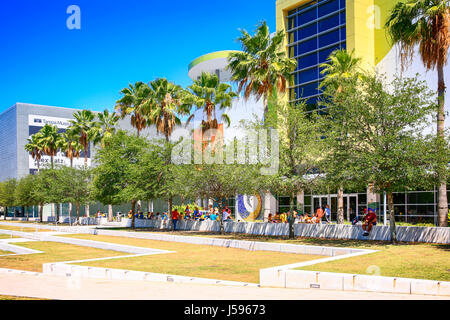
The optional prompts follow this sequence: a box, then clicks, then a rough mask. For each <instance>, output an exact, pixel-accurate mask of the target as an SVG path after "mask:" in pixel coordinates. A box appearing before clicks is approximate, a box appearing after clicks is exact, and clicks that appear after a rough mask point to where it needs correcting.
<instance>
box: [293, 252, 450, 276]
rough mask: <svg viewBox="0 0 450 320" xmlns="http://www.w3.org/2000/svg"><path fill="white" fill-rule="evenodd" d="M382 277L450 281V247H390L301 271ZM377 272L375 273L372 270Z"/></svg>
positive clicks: (305, 268)
mask: <svg viewBox="0 0 450 320" xmlns="http://www.w3.org/2000/svg"><path fill="white" fill-rule="evenodd" d="M370 266H376V267H377V268H376V269H375V270H377V269H378V268H379V269H378V270H379V271H380V272H379V274H377V275H380V276H385V277H402V278H414V279H427V280H438V281H450V246H449V245H432V244H416V245H397V246H393V245H388V246H385V247H383V248H381V251H380V252H376V253H372V254H369V255H366V256H360V257H354V258H348V259H344V260H338V261H333V262H327V263H321V264H316V265H314V266H309V267H304V268H301V269H302V270H314V271H322V272H339V273H356V274H373V273H371V271H370V269H368V268H369V267H370ZM372 270H373V269H372ZM372 272H373V271H372Z"/></svg>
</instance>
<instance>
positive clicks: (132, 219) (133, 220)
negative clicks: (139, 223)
mask: <svg viewBox="0 0 450 320" xmlns="http://www.w3.org/2000/svg"><path fill="white" fill-rule="evenodd" d="M135 211H136V200H131V214H132V217H131V228H133V229H134V228H135V220H136V217H135V213H136V212H135Z"/></svg>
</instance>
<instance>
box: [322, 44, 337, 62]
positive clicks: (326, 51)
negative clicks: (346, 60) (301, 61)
mask: <svg viewBox="0 0 450 320" xmlns="http://www.w3.org/2000/svg"><path fill="white" fill-rule="evenodd" d="M336 49H339V46H338V45H337V46H333V47H330V48H327V49H324V50H320V51H319V63H324V62H326V61H327V60H328V58H329V56H330V54H331V53H332V52H333V51H334V50H336Z"/></svg>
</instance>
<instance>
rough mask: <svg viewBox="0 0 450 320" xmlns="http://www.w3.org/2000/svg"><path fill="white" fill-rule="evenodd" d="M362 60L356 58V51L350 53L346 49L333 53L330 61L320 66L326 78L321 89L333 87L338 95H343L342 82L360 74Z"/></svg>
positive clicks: (321, 84)
mask: <svg viewBox="0 0 450 320" xmlns="http://www.w3.org/2000/svg"><path fill="white" fill-rule="evenodd" d="M361 60H362V59H361V58H356V57H355V56H354V50H353V51H352V52H350V53H349V52H348V51H347V50H345V49H338V50H335V51H333V52H332V53H331V54H330V56H329V57H328V61H327V62H325V63H323V64H321V65H320V68H321V69H322V71H320V73H321V74H323V75H325V78H324V79H323V81H322V82H321V83H320V85H319V88H322V87H324V86H326V87H330V86H333V89H334V90H335V91H336V92H337V93H341V92H342V81H345V80H346V79H350V78H353V77H354V76H355V74H357V73H358V72H359V65H360V63H361Z"/></svg>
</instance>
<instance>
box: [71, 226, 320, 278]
mask: <svg viewBox="0 0 450 320" xmlns="http://www.w3.org/2000/svg"><path fill="white" fill-rule="evenodd" d="M65 237H71V238H77V239H87V240H96V241H104V242H110V243H118V244H125V245H133V246H139V247H147V248H155V249H162V250H169V251H176V253H168V254H158V255H151V256H143V257H136V258H124V259H113V260H105V261H93V262H86V263H83V264H82V265H88V266H92V267H105V268H115V269H129V270H136V271H145V272H154V273H165V274H173V275H181V276H191V277H201V278H210V279H221V280H230V281H242V282H251V283H259V270H260V269H263V268H269V267H274V266H280V265H285V264H292V263H297V262H302V261H308V260H315V259H320V258H323V257H322V256H318V255H300V254H288V253H280V252H268V251H248V250H243V249H235V248H223V247H216V246H207V245H193V244H188V243H179V242H166V241H155V240H145V239H134V238H126V237H109V236H100V235H84V234H83V235H81V234H78V235H68V236H65Z"/></svg>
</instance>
